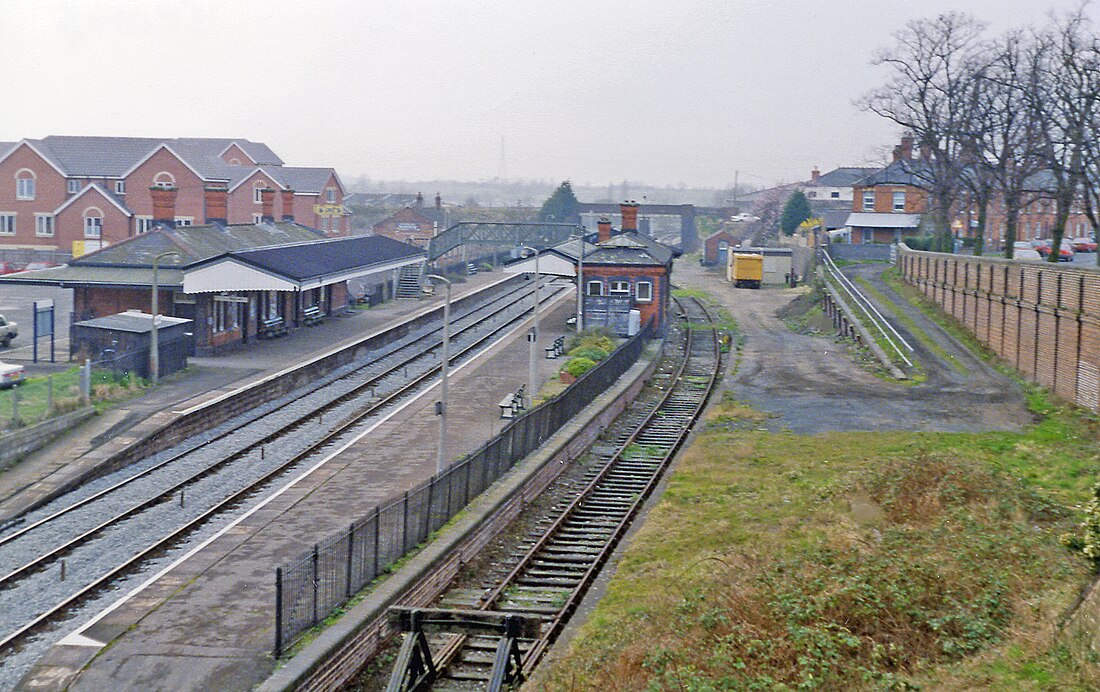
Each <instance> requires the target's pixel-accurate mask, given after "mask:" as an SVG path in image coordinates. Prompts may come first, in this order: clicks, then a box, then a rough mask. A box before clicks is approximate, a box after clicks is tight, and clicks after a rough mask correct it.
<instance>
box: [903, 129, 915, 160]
mask: <svg viewBox="0 0 1100 692" xmlns="http://www.w3.org/2000/svg"><path fill="white" fill-rule="evenodd" d="M901 158H903V159H905V160H906V161H908V160H909V159H911V158H913V136H912V135H904V136H903V137H902V138H901Z"/></svg>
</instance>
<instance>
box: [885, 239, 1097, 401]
mask: <svg viewBox="0 0 1100 692" xmlns="http://www.w3.org/2000/svg"><path fill="white" fill-rule="evenodd" d="M898 268H899V269H900V270H901V273H902V275H903V276H904V277H905V280H906V281H908V282H909V283H911V284H913V285H914V286H916V287H917V288H918V289H919V290H920V291H921V292H922V293H924V294H925V295H926V296H928V297H929V298H931V299H932V300H933V301H935V302H936V303H937V304H939V305H940V307H942V308H943V310H944V311H945V312H947V313H948V314H949V315H951V316H952V317H954V318H955V319H956V320H958V321H959V322H960V323H962V324H963V325H964V326H965V327H966V328H967V329H969V330H970V331H971V332H972V333H973V334H974V335H975V336H976V337H977V338H978V340H979V341H981V342H982V343H983V344H985V345H987V346H988V347H989V348H990V349H991V350H993V351H994V352H995V353H997V354H998V355H999V356H1001V358H1003V359H1004V360H1005V361H1007V362H1008V363H1010V364H1011V365H1013V366H1014V367H1015V368H1016V370H1018V371H1019V372H1020V373H1021V374H1023V375H1024V376H1026V377H1028V378H1029V379H1031V380H1032V381H1034V382H1038V383H1039V384H1041V385H1043V386H1044V387H1046V388H1047V389H1049V390H1050V391H1052V392H1054V393H1055V394H1056V395H1057V396H1059V397H1061V398H1063V399H1065V400H1067V401H1071V402H1074V403H1076V404H1078V405H1079V406H1082V407H1084V408H1087V409H1090V410H1092V411H1096V412H1100V272H1098V271H1096V270H1090V269H1078V268H1071V267H1063V266H1055V265H1053V264H1050V263H1047V262H1013V261H1011V260H1005V259H998V258H993V257H967V256H961V255H947V254H940V253H935V252H919V251H916V250H910V249H908V248H906V247H904V246H902V247H901V250H900V251H899V253H898Z"/></svg>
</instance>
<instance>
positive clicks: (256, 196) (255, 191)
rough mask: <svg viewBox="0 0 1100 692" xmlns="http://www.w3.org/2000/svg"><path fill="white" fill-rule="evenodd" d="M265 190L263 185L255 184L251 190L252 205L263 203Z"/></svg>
mask: <svg viewBox="0 0 1100 692" xmlns="http://www.w3.org/2000/svg"><path fill="white" fill-rule="evenodd" d="M265 189H267V188H266V187H265V186H264V184H263V183H256V186H255V187H253V188H252V202H253V203H254V204H263V203H264V190H265Z"/></svg>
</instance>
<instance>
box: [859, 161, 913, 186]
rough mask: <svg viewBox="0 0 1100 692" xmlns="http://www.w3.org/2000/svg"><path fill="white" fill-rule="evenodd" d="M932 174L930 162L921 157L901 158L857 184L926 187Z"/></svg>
mask: <svg viewBox="0 0 1100 692" xmlns="http://www.w3.org/2000/svg"><path fill="white" fill-rule="evenodd" d="M931 178H932V174H931V171H930V169H929V166H928V163H927V162H926V161H922V160H920V159H899V160H897V161H894V162H893V163H891V164H890V165H889V166H887V167H886V168H882V169H879V170H878V171H875V172H874V173H872V174H871V175H868V176H866V177H865V178H863V179H861V180H858V181H856V183H855V184H857V185H860V186H862V187H873V186H875V185H912V186H913V187H925V186H927V185H928V181H929V180H931Z"/></svg>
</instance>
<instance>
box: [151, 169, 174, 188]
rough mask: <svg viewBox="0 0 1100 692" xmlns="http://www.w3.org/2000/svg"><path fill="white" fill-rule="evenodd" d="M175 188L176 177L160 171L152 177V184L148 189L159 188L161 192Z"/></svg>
mask: <svg viewBox="0 0 1100 692" xmlns="http://www.w3.org/2000/svg"><path fill="white" fill-rule="evenodd" d="M161 178H167V180H161ZM175 186H176V176H174V175H172V174H171V173H169V172H168V171H161V172H160V173H157V174H156V175H154V176H153V184H152V185H151V186H150V187H155V188H159V189H161V190H168V189H171V188H173V187H175Z"/></svg>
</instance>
